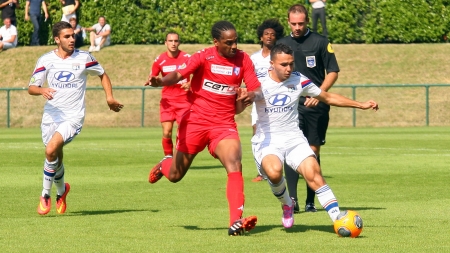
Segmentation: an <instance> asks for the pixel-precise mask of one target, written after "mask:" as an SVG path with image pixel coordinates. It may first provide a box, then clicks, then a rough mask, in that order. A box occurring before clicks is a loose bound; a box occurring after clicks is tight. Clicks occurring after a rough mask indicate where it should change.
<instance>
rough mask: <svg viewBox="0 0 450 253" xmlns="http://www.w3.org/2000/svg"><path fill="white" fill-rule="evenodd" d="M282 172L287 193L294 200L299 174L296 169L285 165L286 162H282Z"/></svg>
mask: <svg viewBox="0 0 450 253" xmlns="http://www.w3.org/2000/svg"><path fill="white" fill-rule="evenodd" d="M284 174H285V177H286V184H287V188H288V191H289V195H290V196H291V197H292V198H294V200H295V201H297V199H298V198H297V184H298V179H299V177H300V176H299V175H298V173H297V171H295V170H294V169H292V168H291V167H290V166H289V165H287V164H286V162H285V163H284Z"/></svg>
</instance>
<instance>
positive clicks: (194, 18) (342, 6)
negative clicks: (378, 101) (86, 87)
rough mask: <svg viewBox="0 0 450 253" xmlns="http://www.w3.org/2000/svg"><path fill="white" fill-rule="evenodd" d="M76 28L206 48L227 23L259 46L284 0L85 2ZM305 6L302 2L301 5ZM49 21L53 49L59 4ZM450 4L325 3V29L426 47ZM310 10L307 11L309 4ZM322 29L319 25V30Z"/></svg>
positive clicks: (22, 36)
mask: <svg viewBox="0 0 450 253" xmlns="http://www.w3.org/2000/svg"><path fill="white" fill-rule="evenodd" d="M80 2H81V5H82V6H81V8H80V9H79V11H78V18H79V23H80V25H82V26H92V25H93V24H95V23H96V22H97V19H98V17H99V16H101V15H104V16H106V18H107V21H108V23H109V24H110V25H111V27H112V30H113V31H112V35H111V38H112V42H113V43H117V44H161V43H163V40H164V35H165V33H166V32H167V31H168V30H175V31H177V32H179V33H180V35H181V37H182V40H183V43H210V42H211V35H210V29H211V26H212V24H213V23H214V22H216V21H219V20H228V21H230V22H232V23H233V24H234V25H235V26H236V29H237V31H238V35H239V42H240V43H257V42H258V38H256V31H255V30H256V27H257V26H258V25H259V24H260V23H261V22H262V21H263V20H265V19H267V18H273V17H276V18H279V19H280V20H281V21H282V23H283V25H285V28H286V33H287V32H288V31H289V28H288V24H287V22H286V15H287V14H286V11H287V8H288V7H289V6H290V5H291V4H292V3H293V2H292V1H287V0H278V1H276V0H252V1H238V2H232V1H216V0H194V1H191V2H189V1H186V0H171V1H167V0H89V1H87V0H83V1H80ZM300 2H302V3H303V2H304V1H300ZM47 3H48V5H49V14H50V18H49V19H48V20H47V22H45V23H42V26H41V27H42V32H41V44H46V43H47V44H53V43H54V42H53V38H52V36H51V25H52V24H53V23H56V22H57V21H59V20H60V18H61V4H60V2H59V0H47ZM21 5H22V7H21V8H20V9H19V10H17V15H18V17H19V19H18V28H19V43H20V44H25V45H28V44H29V42H30V37H31V33H32V30H33V26H32V24H31V22H25V21H24V20H23V17H24V8H25V3H24V2H22V1H21ZM449 5H450V0H428V1H427V0H328V1H327V25H328V30H329V37H330V40H331V41H333V42H334V43H410V42H416V43H424V42H426V43H428V42H439V41H442V40H443V37H444V35H447V34H448V33H449V30H450V25H449V24H450V15H449V14H450V13H449V12H450V11H449V8H448V7H446V6H449ZM307 7H308V8H309V9H310V8H311V6H310V5H307ZM319 27H320V25H319Z"/></svg>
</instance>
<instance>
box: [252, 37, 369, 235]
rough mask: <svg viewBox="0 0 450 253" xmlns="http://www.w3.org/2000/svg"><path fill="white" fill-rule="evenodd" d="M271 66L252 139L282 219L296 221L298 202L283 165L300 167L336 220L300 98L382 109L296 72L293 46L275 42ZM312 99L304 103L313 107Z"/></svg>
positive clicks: (334, 205) (289, 223)
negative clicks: (303, 119)
mask: <svg viewBox="0 0 450 253" xmlns="http://www.w3.org/2000/svg"><path fill="white" fill-rule="evenodd" d="M270 57H271V61H270V63H271V68H270V69H269V70H268V72H267V74H266V76H265V77H264V78H263V79H261V78H260V81H261V89H262V90H263V91H264V93H263V98H262V99H256V100H255V104H256V111H257V114H258V121H257V124H256V133H255V135H254V136H253V138H252V150H253V155H254V157H255V160H256V162H257V164H258V165H259V168H260V170H261V173H263V174H264V175H267V178H268V180H267V181H268V182H269V185H270V188H271V190H272V193H273V195H274V196H275V197H276V198H278V200H279V201H280V202H281V203H282V208H283V216H282V223H283V226H284V227H285V228H290V227H292V225H293V223H294V216H293V212H294V206H295V202H294V201H293V200H292V199H291V198H290V196H289V193H288V191H287V189H286V183H285V179H284V177H283V163H284V160H286V163H287V164H288V165H289V166H291V168H295V171H296V172H297V173H299V174H300V175H302V176H303V178H304V179H305V180H306V182H307V184H308V185H309V187H311V189H313V190H314V191H315V192H316V194H317V198H318V200H319V202H320V204H321V205H322V206H323V208H324V209H325V210H326V211H327V212H328V215H329V216H330V218H331V220H332V221H333V222H334V221H335V220H336V217H337V216H338V214H339V212H340V210H339V206H338V202H337V200H336V197H335V196H334V194H333V192H332V191H331V189H330V187H329V186H328V185H327V184H326V182H325V179H324V178H323V177H322V172H321V169H320V166H319V164H318V163H317V160H316V159H315V154H314V152H313V151H312V149H311V148H310V146H309V144H308V141H307V140H306V138H305V136H304V135H303V133H302V131H301V130H300V128H299V127H298V124H299V120H298V111H297V106H298V103H299V98H300V96H310V97H313V98H316V99H318V100H320V101H322V102H324V103H327V104H329V105H334V106H338V107H353V108H359V109H363V110H367V109H373V110H378V104H377V103H376V102H375V101H373V100H369V101H367V102H364V103H361V102H357V101H354V100H351V99H348V98H346V97H343V96H341V95H338V94H335V93H330V92H326V91H323V90H321V89H320V88H318V87H317V86H316V85H314V83H312V82H311V80H309V79H308V78H307V77H305V76H304V75H302V74H300V73H298V72H293V69H294V56H293V51H292V49H291V48H290V47H289V46H287V45H285V44H277V45H275V46H274V47H273V48H272V50H271V53H270ZM310 102H311V101H310V99H307V100H306V102H305V105H306V106H311V104H310Z"/></svg>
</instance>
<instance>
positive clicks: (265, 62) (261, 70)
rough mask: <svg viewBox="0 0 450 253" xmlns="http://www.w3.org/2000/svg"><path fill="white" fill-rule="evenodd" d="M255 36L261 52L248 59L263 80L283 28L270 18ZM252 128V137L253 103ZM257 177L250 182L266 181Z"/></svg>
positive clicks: (259, 174)
mask: <svg viewBox="0 0 450 253" xmlns="http://www.w3.org/2000/svg"><path fill="white" fill-rule="evenodd" d="M256 34H257V35H258V38H259V44H261V50H259V51H258V52H255V53H253V54H252V55H251V56H250V59H251V60H252V62H253V66H254V68H255V73H256V76H257V77H258V79H260V78H263V77H265V76H266V75H267V70H268V69H269V67H270V49H272V47H273V46H274V45H275V42H276V41H277V40H278V39H280V38H282V37H283V36H284V27H283V25H281V24H280V22H279V21H278V19H276V18H271V19H267V20H265V21H264V22H263V23H262V24H261V25H259V26H258V28H257V29H256ZM251 117H252V127H253V135H254V134H255V130H256V121H257V120H258V115H257V114H256V108H255V104H254V103H253V107H252V112H251ZM257 171H258V175H257V176H256V177H255V178H253V179H252V182H259V181H262V180H266V179H267V178H265V177H264V175H262V174H261V173H260V172H259V170H257Z"/></svg>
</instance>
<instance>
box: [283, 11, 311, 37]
mask: <svg viewBox="0 0 450 253" xmlns="http://www.w3.org/2000/svg"><path fill="white" fill-rule="evenodd" d="M288 23H289V27H290V28H291V31H292V35H293V36H294V38H299V37H301V36H303V35H304V34H305V33H306V31H307V29H308V23H309V20H308V19H307V18H306V15H305V14H304V13H289V18H288Z"/></svg>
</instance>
